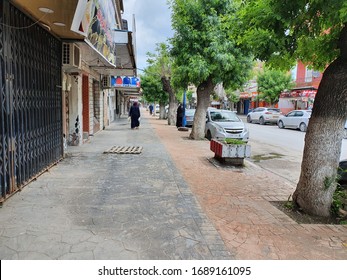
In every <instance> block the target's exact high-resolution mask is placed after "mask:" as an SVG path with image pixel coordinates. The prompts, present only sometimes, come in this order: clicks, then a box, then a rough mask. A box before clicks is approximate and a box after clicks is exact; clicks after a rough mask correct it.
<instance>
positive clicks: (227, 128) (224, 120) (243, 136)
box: [205, 107, 249, 142]
mask: <svg viewBox="0 0 347 280" xmlns="http://www.w3.org/2000/svg"><path fill="white" fill-rule="evenodd" d="M205 137H206V138H207V139H208V140H211V139H217V140H223V139H225V138H233V139H239V140H243V141H245V142H247V141H248V139H249V131H248V128H247V127H246V125H245V124H244V122H243V121H242V120H241V119H240V118H239V117H238V116H237V115H236V114H235V113H234V112H232V111H229V110H220V109H215V108H211V107H209V108H208V109H207V113H206V125H205Z"/></svg>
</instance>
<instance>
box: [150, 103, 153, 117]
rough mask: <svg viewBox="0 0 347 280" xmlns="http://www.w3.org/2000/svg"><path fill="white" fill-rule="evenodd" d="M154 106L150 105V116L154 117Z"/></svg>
mask: <svg viewBox="0 0 347 280" xmlns="http://www.w3.org/2000/svg"><path fill="white" fill-rule="evenodd" d="M153 108H154V107H153V104H151V105H149V114H150V115H151V116H152V115H153Z"/></svg>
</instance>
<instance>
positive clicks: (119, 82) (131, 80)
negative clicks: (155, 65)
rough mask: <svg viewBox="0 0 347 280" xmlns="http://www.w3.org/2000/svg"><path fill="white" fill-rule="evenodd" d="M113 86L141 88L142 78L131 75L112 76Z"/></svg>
mask: <svg viewBox="0 0 347 280" xmlns="http://www.w3.org/2000/svg"><path fill="white" fill-rule="evenodd" d="M111 87H130V88H140V78H138V77H129V76H112V77H111Z"/></svg>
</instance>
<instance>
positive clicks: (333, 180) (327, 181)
mask: <svg viewBox="0 0 347 280" xmlns="http://www.w3.org/2000/svg"><path fill="white" fill-rule="evenodd" d="M336 181H337V176H331V177H329V176H326V177H325V178H324V189H325V190H327V189H329V188H330V187H332V186H334V184H335V183H336Z"/></svg>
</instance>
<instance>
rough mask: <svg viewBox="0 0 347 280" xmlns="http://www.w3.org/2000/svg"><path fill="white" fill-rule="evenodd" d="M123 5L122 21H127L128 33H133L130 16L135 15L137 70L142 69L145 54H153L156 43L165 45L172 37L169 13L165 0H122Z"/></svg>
mask: <svg viewBox="0 0 347 280" xmlns="http://www.w3.org/2000/svg"><path fill="white" fill-rule="evenodd" d="M123 4H124V14H123V19H126V20H128V26H129V31H133V28H132V21H133V20H132V18H133V16H132V15H135V21H136V48H137V50H136V54H137V59H136V60H137V68H139V69H144V68H145V67H146V66H147V63H146V60H147V56H146V53H147V52H151V53H155V48H156V44H157V43H162V42H164V43H165V42H166V41H167V39H168V38H170V37H172V36H173V31H172V30H171V11H170V9H169V6H168V5H167V3H166V0H123ZM137 73H138V75H139V74H142V71H140V70H138V71H137Z"/></svg>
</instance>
